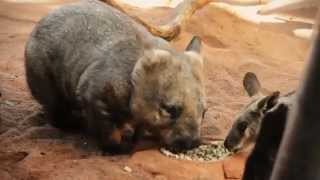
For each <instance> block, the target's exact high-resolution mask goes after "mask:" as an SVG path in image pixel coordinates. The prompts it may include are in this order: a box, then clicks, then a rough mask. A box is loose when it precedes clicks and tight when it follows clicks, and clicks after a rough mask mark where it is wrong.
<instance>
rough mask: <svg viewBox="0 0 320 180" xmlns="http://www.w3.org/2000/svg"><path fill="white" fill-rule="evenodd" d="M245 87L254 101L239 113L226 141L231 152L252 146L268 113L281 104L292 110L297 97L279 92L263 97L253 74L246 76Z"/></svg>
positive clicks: (225, 143)
mask: <svg viewBox="0 0 320 180" xmlns="http://www.w3.org/2000/svg"><path fill="white" fill-rule="evenodd" d="M243 86H244V88H245V90H246V92H247V93H248V95H249V96H250V97H252V100H251V102H250V103H249V104H247V105H246V106H245V107H244V109H243V110H242V111H241V112H240V113H239V115H238V116H237V118H236V120H235V122H234V124H233V125H232V128H231V129H230V131H229V133H228V135H227V137H226V139H225V141H224V145H225V147H226V148H227V149H228V150H230V151H240V150H243V149H245V148H246V147H248V146H249V145H252V144H253V143H254V142H255V141H256V139H257V136H258V133H259V131H260V127H261V123H262V119H263V118H264V116H265V115H266V113H267V112H268V111H270V110H272V109H273V108H275V107H276V106H277V105H279V104H286V105H287V106H288V108H289V109H290V107H291V105H292V101H293V98H294V97H295V93H294V92H290V93H288V94H285V95H283V96H280V92H279V91H275V92H273V93H271V94H269V95H263V94H262V93H261V85H260V82H259V80H258V78H257V76H256V75H255V74H254V73H252V72H247V73H246V74H245V76H244V78H243Z"/></svg>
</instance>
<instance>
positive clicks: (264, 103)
mask: <svg viewBox="0 0 320 180" xmlns="http://www.w3.org/2000/svg"><path fill="white" fill-rule="evenodd" d="M279 96H280V92H279V91H275V92H273V93H272V94H271V95H269V96H266V97H264V98H263V99H262V100H261V101H260V102H258V109H260V110H262V111H263V112H266V111H268V110H270V109H271V108H273V107H274V106H275V105H276V104H277V102H278V99H279Z"/></svg>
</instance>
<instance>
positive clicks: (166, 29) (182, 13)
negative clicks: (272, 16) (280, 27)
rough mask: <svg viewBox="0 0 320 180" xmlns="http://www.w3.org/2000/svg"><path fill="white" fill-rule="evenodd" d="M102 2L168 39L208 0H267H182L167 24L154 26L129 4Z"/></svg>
mask: <svg viewBox="0 0 320 180" xmlns="http://www.w3.org/2000/svg"><path fill="white" fill-rule="evenodd" d="M102 1H103V2H105V3H107V4H109V5H110V6H113V7H114V8H116V9H118V10H120V11H121V12H123V13H125V14H127V15H128V16H130V17H131V18H133V19H134V20H135V21H137V22H138V23H140V24H142V25H143V26H145V27H146V28H147V29H148V31H149V32H151V33H152V34H153V35H155V36H159V37H162V38H164V39H166V40H168V41H171V40H172V39H174V38H175V37H176V36H177V35H178V34H179V33H180V31H181V27H182V26H184V25H185V24H186V23H187V22H188V21H189V20H190V19H191V17H192V15H193V14H194V13H195V12H196V11H197V10H199V9H201V8H202V7H204V6H206V5H207V4H209V3H210V2H226V3H230V4H238V5H252V4H262V3H265V2H267V1H268V0H184V1H183V2H181V3H180V4H179V5H178V6H177V7H176V8H174V14H175V17H174V18H173V19H172V20H171V21H170V22H169V23H167V24H165V25H160V26H155V25H153V24H149V23H147V22H146V21H144V20H143V19H141V18H140V17H138V16H136V15H133V14H130V13H128V12H127V11H126V10H125V8H123V7H124V6H127V7H130V5H127V4H126V5H125V4H123V3H122V2H120V1H119V0H102Z"/></svg>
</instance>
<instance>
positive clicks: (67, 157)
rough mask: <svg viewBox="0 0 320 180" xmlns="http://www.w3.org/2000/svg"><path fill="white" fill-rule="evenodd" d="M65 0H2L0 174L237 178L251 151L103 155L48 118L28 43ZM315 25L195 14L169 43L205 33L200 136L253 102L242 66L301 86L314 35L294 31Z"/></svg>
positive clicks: (272, 80)
mask: <svg viewBox="0 0 320 180" xmlns="http://www.w3.org/2000/svg"><path fill="white" fill-rule="evenodd" d="M68 2H71V0H69V1H62V0H51V2H50V1H49V2H46V3H27V2H26V3H14V2H7V1H4V0H0V92H1V93H2V96H1V97H0V179H1V180H9V179H90V180H91V179H115V180H117V179H119V180H120V179H190V180H191V179H214V180H219V179H228V178H230V179H239V178H240V177H241V173H242V169H243V162H244V159H245V158H244V157H245V156H246V155H241V154H240V155H237V156H234V157H229V158H227V159H226V160H223V161H219V162H209V163H200V162H190V161H178V160H173V159H170V158H167V157H165V156H163V155H162V154H160V153H159V152H158V151H157V150H145V151H138V152H136V153H134V154H133V155H130V156H129V155H128V156H113V157H111V156H101V155H100V153H99V151H98V150H97V149H96V148H94V147H92V146H91V145H90V141H89V140H87V139H86V138H84V137H82V136H81V135H79V134H72V133H69V134H67V133H63V132H60V131H59V130H57V129H54V128H52V127H50V126H49V125H48V124H47V122H46V121H45V120H44V119H43V118H42V116H41V114H38V113H37V112H39V109H40V108H39V106H38V105H37V103H36V102H35V101H34V100H33V99H32V98H31V96H30V94H29V92H28V89H27V86H26V82H25V75H24V58H23V53H24V45H25V42H26V39H27V37H28V34H29V33H30V32H31V30H32V28H33V27H34V25H35V24H36V22H37V21H38V20H39V19H40V18H41V17H42V16H44V15H45V14H47V13H48V11H49V10H51V9H53V8H56V7H58V6H60V5H61V4H63V3H68ZM131 11H132V13H136V14H138V15H140V16H142V17H144V18H146V19H148V20H149V21H151V22H153V23H162V22H165V21H166V20H168V18H170V15H171V13H170V12H171V11H170V9H169V8H156V9H152V10H150V9H131ZM155 19H157V20H155ZM159 19H160V20H159ZM310 26H311V25H309V24H305V23H301V22H292V21H290V22H285V23H283V24H273V23H260V24H254V23H252V22H248V21H245V20H243V19H240V18H239V17H236V16H234V15H233V14H231V13H229V12H228V11H226V10H224V9H222V8H219V7H218V6H214V5H208V6H207V7H205V8H203V9H202V10H200V11H198V12H197V13H196V14H195V15H194V17H193V18H192V20H191V22H190V23H188V24H187V26H186V27H185V28H184V29H183V31H182V34H181V35H180V36H179V37H178V38H177V39H175V40H174V41H173V42H172V44H173V45H174V47H176V48H177V49H178V50H182V49H183V48H184V46H185V45H186V43H187V41H189V40H190V38H191V35H192V34H195V35H199V36H200V37H201V38H202V39H203V41H204V50H203V55H204V56H205V57H206V62H205V67H206V69H205V73H206V75H207V83H206V86H207V96H208V104H209V111H208V113H207V116H206V119H205V122H204V124H203V131H202V132H203V137H206V138H213V139H215V138H224V136H225V134H226V132H227V130H228V129H229V128H230V126H231V124H232V122H233V119H234V118H235V116H236V114H237V112H239V110H240V109H241V107H243V105H244V104H246V103H248V102H249V98H248V97H247V96H246V93H245V92H244V90H243V88H242V81H241V80H242V77H243V75H244V73H245V72H247V71H252V72H255V73H256V74H257V75H258V77H259V79H260V81H261V83H262V86H263V87H264V90H265V91H266V92H270V91H272V90H280V91H281V92H282V93H286V92H288V91H290V90H293V89H295V88H296V87H297V85H298V80H299V77H300V74H301V70H303V66H304V64H305V63H304V59H305V57H306V55H307V52H308V51H307V50H308V47H309V42H308V41H306V40H303V39H298V38H296V37H294V36H293V34H292V33H291V31H292V30H293V29H294V28H298V27H299V28H310ZM125 166H128V167H130V168H131V169H132V172H127V171H125V170H124V167H125Z"/></svg>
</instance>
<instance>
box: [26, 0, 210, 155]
mask: <svg viewBox="0 0 320 180" xmlns="http://www.w3.org/2000/svg"><path fill="white" fill-rule="evenodd" d="M200 49H201V40H200V38H199V37H196V36H195V37H194V38H193V39H192V40H191V42H190V43H189V45H188V46H187V48H186V50H185V51H184V52H177V51H176V50H175V49H174V48H172V47H171V46H170V45H169V43H168V42H167V41H165V40H163V39H161V38H158V37H155V36H153V35H152V34H151V33H149V32H148V31H147V30H146V29H145V28H144V27H143V26H142V25H140V24H138V23H136V22H135V21H134V20H132V19H131V18H130V17H128V16H127V15H125V14H123V13H121V12H120V11H118V10H116V9H114V8H112V7H110V6H108V5H106V4H104V3H102V2H99V1H97V0H87V1H81V2H79V3H74V4H70V5H66V6H63V7H61V8H58V9H56V10H54V11H53V12H51V13H49V15H48V16H46V17H44V18H43V19H42V20H41V21H40V22H39V23H38V24H37V26H36V27H35V28H34V30H33V32H32V33H31V35H30V38H29V40H28V42H27V44H26V49H25V60H26V61H25V68H26V76H27V82H28V85H29V88H30V90H31V93H32V95H33V96H34V98H35V99H36V100H37V101H38V102H39V103H40V104H41V105H42V107H43V109H44V111H45V112H46V113H47V114H48V115H49V118H50V120H51V122H52V123H53V124H54V125H56V126H58V127H66V126H78V125H81V126H83V127H84V128H85V129H87V130H88V132H89V133H90V134H93V135H94V136H95V137H97V139H98V141H99V142H100V145H101V148H102V149H103V150H104V151H108V152H113V153H121V152H128V151H130V149H131V148H132V146H131V145H130V143H122V142H121V141H120V142H119V141H117V140H114V138H113V137H117V138H116V139H119V133H118V130H119V129H123V126H124V125H125V124H130V125H131V126H132V127H133V129H146V130H147V131H148V132H151V133H152V134H154V135H155V136H157V137H160V139H161V143H162V144H163V145H165V146H167V147H168V148H169V149H172V150H175V151H180V150H183V149H190V148H193V147H195V146H197V145H198V144H199V139H200V124H201V121H202V117H203V113H204V112H205V109H206V101H205V89H204V82H203V81H204V75H203V58H202V57H201V56H200ZM79 119H81V120H79ZM129 134H130V133H129Z"/></svg>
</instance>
